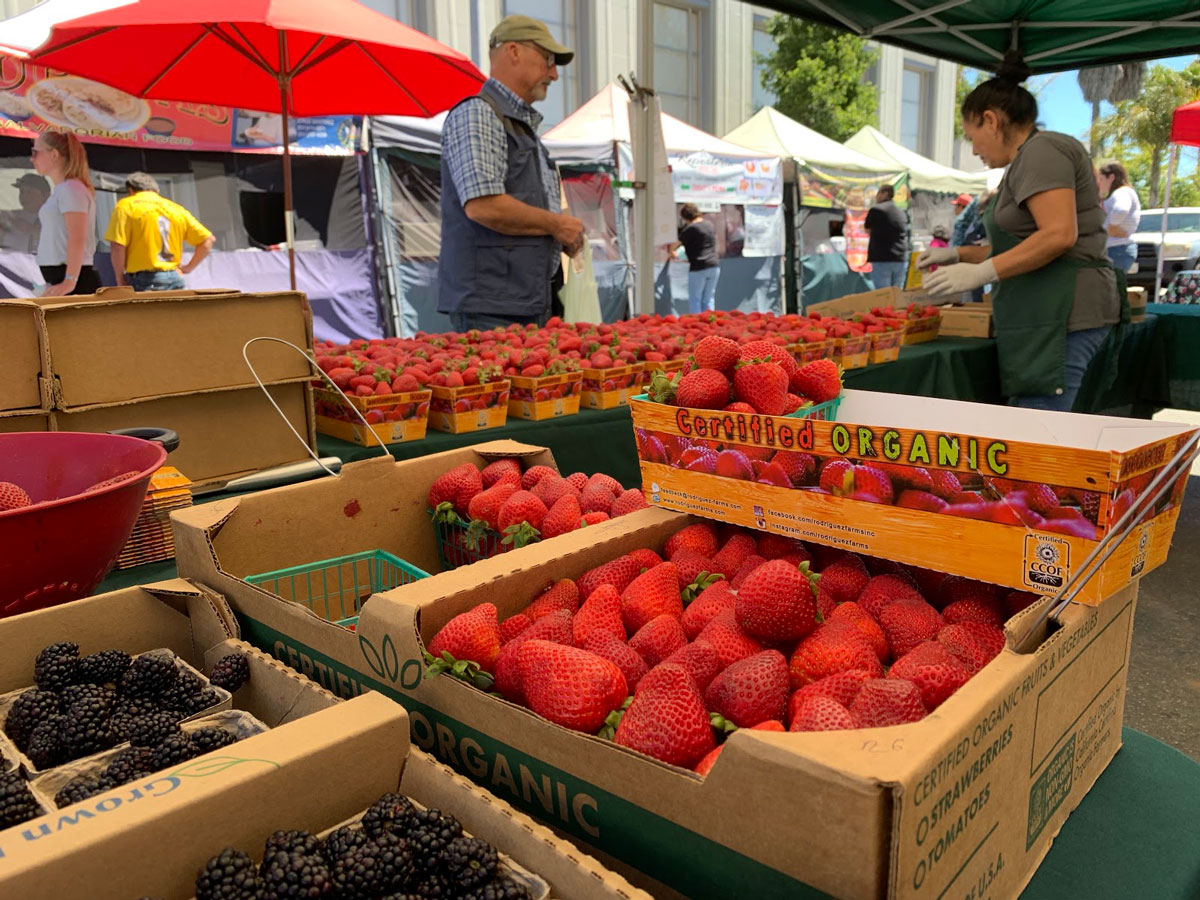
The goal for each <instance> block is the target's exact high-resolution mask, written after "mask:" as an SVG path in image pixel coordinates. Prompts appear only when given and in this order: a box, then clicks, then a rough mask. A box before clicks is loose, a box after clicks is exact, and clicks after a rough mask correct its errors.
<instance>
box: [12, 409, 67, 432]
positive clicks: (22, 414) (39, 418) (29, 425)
mask: <svg viewBox="0 0 1200 900" xmlns="http://www.w3.org/2000/svg"><path fill="white" fill-rule="evenodd" d="M53 415H54V414H53V413H51V412H47V411H45V410H33V411H30V410H22V411H17V412H4V413H0V434H11V433H12V432H14V431H53V430H54V425H53Z"/></svg>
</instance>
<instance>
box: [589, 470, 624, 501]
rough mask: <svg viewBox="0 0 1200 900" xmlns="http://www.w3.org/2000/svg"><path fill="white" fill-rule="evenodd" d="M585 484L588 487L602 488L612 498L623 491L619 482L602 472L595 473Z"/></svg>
mask: <svg viewBox="0 0 1200 900" xmlns="http://www.w3.org/2000/svg"><path fill="white" fill-rule="evenodd" d="M587 483H588V484H589V485H592V484H594V485H598V486H599V487H602V488H604V489H605V490H607V491H608V492H609V493H610V494H612V495H613V496H614V497H616V496H617V495H618V494H620V493H621V492H622V491H624V490H625V488H624V486H623V485H622V484H621V482H619V481H617V479H615V478H613V477H612V476H611V475H607V474H605V473H604V472H597V473H596V474H595V475H593V476H592V477H591V478H589V479H588V480H587Z"/></svg>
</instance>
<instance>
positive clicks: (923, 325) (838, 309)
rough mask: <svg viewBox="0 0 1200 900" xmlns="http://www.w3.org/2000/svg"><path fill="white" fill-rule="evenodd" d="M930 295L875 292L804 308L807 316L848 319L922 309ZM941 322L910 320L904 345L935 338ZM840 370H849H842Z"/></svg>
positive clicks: (893, 289)
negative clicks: (882, 309) (886, 309)
mask: <svg viewBox="0 0 1200 900" xmlns="http://www.w3.org/2000/svg"><path fill="white" fill-rule="evenodd" d="M928 302H929V295H928V294H926V293H925V292H924V291H920V290H915V291H907V290H903V291H902V290H901V289H900V288H898V287H886V288H878V289H877V290H874V291H864V292H862V293H861V294H847V295H846V296H845V297H838V298H837V299H836V300H826V301H825V302H824V303H813V304H810V305H808V306H805V308H804V311H805V312H806V313H814V312H816V313H820V314H821V315H823V316H839V317H841V318H849V317H851V316H853V315H854V314H855V313H863V312H869V311H870V310H872V309H874V308H875V307H877V306H892V307H895V308H896V309H897V310H901V309H905V308H906V307H907V306H908V305H909V304H911V303H920V304H921V305H925V304H927V303H928ZM939 323H940V320H939V319H938V317H936V316H931V317H928V318H922V319H909V320H908V322H907V324H906V325H905V327H904V341H903V343H904V344H905V345H908V344H921V343H924V342H926V341H932V340H935V339H936V338H937V335H938V326H939ZM843 368H849V367H848V366H843Z"/></svg>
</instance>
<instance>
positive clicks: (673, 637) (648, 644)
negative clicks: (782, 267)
mask: <svg viewBox="0 0 1200 900" xmlns="http://www.w3.org/2000/svg"><path fill="white" fill-rule="evenodd" d="M629 646H630V647H632V648H633V649H634V650H636V651H637V652H638V653H639V654H641V657H642V659H644V660H645V661H646V665H648V666H649V667H650V668H654V667H655V666H657V665H658V664H659V663H660V662H662V661H663V660H665V659H666V658H667V657H668V656H670V655H671V654H672V653H674V652H675V651H677V650H680V649H682V648H683V647H686V646H687V635H686V634H684V633H683V626H682V625H680V624H679V619H678V618H676V617H675V616H671V615H661V616H655V617H654V618H653V619H651V620H650V621H649V622H647V623H646V624H645V625H643V626H642V627H641V628H639V629H638V630H637V633H636V634H635V635H634V636H633V637H631V638H630V639H629Z"/></svg>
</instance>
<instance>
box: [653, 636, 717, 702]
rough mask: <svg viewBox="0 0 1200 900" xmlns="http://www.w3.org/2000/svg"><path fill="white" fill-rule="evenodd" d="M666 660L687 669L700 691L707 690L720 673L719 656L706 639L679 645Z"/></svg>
mask: <svg viewBox="0 0 1200 900" xmlns="http://www.w3.org/2000/svg"><path fill="white" fill-rule="evenodd" d="M666 662H668V663H675V664H678V665H681V666H683V667H684V668H685V669H687V670H688V674H690V675H691V676H692V680H693V681H694V682H696V687H697V688H699V689H700V692H701V693H703V692H704V691H706V690H708V686H709V685H710V684H712V680H713V679H714V678H716V677H717V675H719V674H720V673H721V657H719V656H717V651H716V650H714V649H713V646H712V644H710V643H708V641H693V642H692V643H690V644H687V645H685V646H683V647H680V648H679V649H678V650H676V651H675V652H674V653H672V654H671V655H670V656H668V657H667V659H666Z"/></svg>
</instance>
